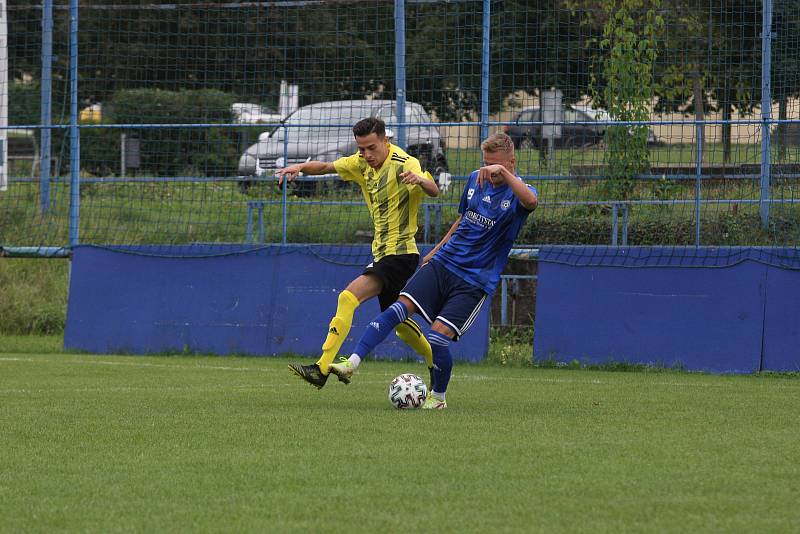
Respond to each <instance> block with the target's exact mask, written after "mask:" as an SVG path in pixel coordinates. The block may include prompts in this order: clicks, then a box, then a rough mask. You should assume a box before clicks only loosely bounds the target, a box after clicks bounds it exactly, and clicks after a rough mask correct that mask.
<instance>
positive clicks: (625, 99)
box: [591, 0, 664, 200]
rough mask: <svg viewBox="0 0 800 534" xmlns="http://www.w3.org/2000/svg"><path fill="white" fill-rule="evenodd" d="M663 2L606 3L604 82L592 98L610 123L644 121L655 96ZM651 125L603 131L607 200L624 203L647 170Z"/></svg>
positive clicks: (594, 82) (623, 0) (596, 85)
mask: <svg viewBox="0 0 800 534" xmlns="http://www.w3.org/2000/svg"><path fill="white" fill-rule="evenodd" d="M659 5H660V0H603V2H602V9H603V11H602V13H603V15H604V16H605V17H606V20H605V22H604V24H603V35H602V38H601V39H600V40H599V42H598V43H597V44H598V49H599V51H600V52H604V51H607V52H608V53H607V54H606V55H604V56H602V59H601V61H600V64H601V66H602V67H601V68H602V81H601V80H600V77H598V76H594V77H593V80H592V85H591V88H592V92H593V97H594V99H595V100H596V101H597V102H600V103H602V104H603V106H604V107H605V109H606V110H607V111H608V113H609V116H610V117H611V119H612V120H616V121H646V120H648V119H649V118H650V104H651V102H652V100H653V96H654V94H655V90H654V81H653V63H654V62H655V59H656V56H657V52H656V50H657V39H658V38H659V35H660V33H661V31H662V30H663V27H664V20H663V18H662V17H661V16H660V15H658V14H657V12H656V10H657V8H658V7H659ZM647 136H648V127H647V126H626V125H621V126H610V127H609V128H607V129H606V132H605V141H606V145H607V146H608V150H606V151H605V152H604V155H603V157H604V161H605V163H606V165H607V166H608V179H607V181H606V192H607V195H608V196H607V198H610V199H616V200H626V199H628V198H629V196H630V194H631V192H632V190H633V186H634V176H635V175H637V174H642V173H644V172H646V171H647V169H648V167H649V160H648V150H647Z"/></svg>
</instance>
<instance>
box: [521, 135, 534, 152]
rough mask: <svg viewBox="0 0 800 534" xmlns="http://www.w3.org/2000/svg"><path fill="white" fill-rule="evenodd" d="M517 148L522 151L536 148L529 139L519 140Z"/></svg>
mask: <svg viewBox="0 0 800 534" xmlns="http://www.w3.org/2000/svg"><path fill="white" fill-rule="evenodd" d="M519 148H521V149H523V150H533V149H534V148H536V143H535V142H534V140H533V139H531V138H530V137H523V138H522V139H520V140H519Z"/></svg>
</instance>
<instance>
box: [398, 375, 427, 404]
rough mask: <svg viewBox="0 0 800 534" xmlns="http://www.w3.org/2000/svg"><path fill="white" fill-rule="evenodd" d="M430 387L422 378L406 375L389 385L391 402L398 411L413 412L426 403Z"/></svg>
mask: <svg viewBox="0 0 800 534" xmlns="http://www.w3.org/2000/svg"><path fill="white" fill-rule="evenodd" d="M427 396H428V386H426V385H425V382H423V381H422V379H421V378H420V377H418V376H417V375H415V374H412V373H405V374H402V375H400V376H396V377H394V379H392V381H391V382H390V383H389V402H391V403H392V406H394V407H395V408H397V409H398V410H413V409H415V408H419V407H420V406H422V405H423V404H424V403H425V398H426V397H427Z"/></svg>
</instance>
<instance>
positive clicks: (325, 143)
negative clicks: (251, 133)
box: [239, 100, 448, 195]
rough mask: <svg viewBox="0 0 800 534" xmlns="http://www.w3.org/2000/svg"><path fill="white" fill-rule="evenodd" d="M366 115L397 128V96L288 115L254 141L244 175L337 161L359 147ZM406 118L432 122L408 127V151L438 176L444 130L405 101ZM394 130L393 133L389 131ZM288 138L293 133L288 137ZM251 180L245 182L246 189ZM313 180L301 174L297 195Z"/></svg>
mask: <svg viewBox="0 0 800 534" xmlns="http://www.w3.org/2000/svg"><path fill="white" fill-rule="evenodd" d="M367 117H379V118H381V119H383V120H384V122H386V124H387V130H391V131H393V132H395V133H396V132H397V126H396V123H397V108H396V104H395V101H394V100H340V101H336V102H321V103H318V104H311V105H310V106H304V107H302V108H299V109H298V110H297V111H295V112H294V113H292V114H291V115H289V116H288V117H287V118H286V119H285V120H284V121H283V124H284V125H285V126H286V127H283V128H277V129H275V130H274V131H272V132H264V133H262V134H261V135H259V137H258V143H256V144H254V145H252V146H251V147H250V148H248V149H247V151H246V152H245V153H244V154H242V157H241V158H240V159H239V176H241V177H243V178H244V177H250V176H255V177H262V176H263V177H265V178H266V177H271V176H272V175H273V174H274V173H275V170H277V169H280V168H282V167H285V166H287V165H292V164H294V163H302V162H304V161H309V160H316V161H334V160H336V159H338V158H340V157H342V156H349V155H351V154H354V153H355V152H356V150H357V147H356V142H355V139H354V138H353V131H352V127H353V125H354V124H355V123H356V122H358V121H359V120H361V119H364V118H367ZM405 122H407V123H415V124H430V126H407V127H406V129H405V130H406V145H407V147H408V148H407V152H408V153H409V154H411V155H413V156H415V157H416V158H418V159H419V161H420V164H421V165H422V168H423V170H428V171H430V172H431V174H433V175H434V177H437V176H439V175H440V174H441V173H446V172H447V171H448V169H447V159H446V157H445V154H444V142H443V140H442V138H441V136H440V135H439V130H438V129H437V128H436V127H435V126H434V125H433V123H432V121H431V118H430V116H428V114H427V113H426V112H425V109H423V107H422V106H420V105H419V104H414V103H412V102H407V103H406V116H405ZM390 133H391V132H390ZM284 136H288V137H287V139H286V140H285V141H284ZM252 183H253V181H252V180H246V179H245V180H241V181H240V186H241V188H242V190H243V191H246V190H247V188H248V187H249V186H250V185H252ZM313 186H314V183H313V182H304V181H303V179H302V177H301V178H299V179H298V181H297V182H296V183H295V189H294V192H295V194H300V195H304V194H311V191H312V190H313Z"/></svg>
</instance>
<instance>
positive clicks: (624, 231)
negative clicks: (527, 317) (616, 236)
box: [622, 204, 629, 247]
mask: <svg viewBox="0 0 800 534" xmlns="http://www.w3.org/2000/svg"><path fill="white" fill-rule="evenodd" d="M628 207H629V205H628V204H623V205H622V246H623V247H627V246H628Z"/></svg>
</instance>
